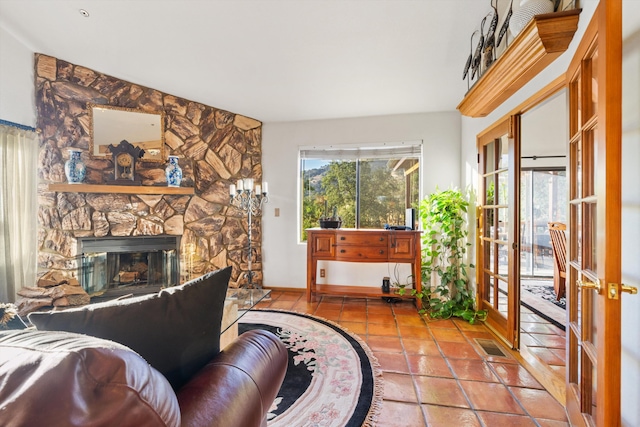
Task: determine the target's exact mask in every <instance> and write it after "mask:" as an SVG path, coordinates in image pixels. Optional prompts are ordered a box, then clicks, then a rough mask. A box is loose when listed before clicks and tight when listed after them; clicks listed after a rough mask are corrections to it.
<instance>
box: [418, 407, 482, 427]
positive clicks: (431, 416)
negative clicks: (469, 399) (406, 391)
mask: <svg viewBox="0 0 640 427" xmlns="http://www.w3.org/2000/svg"><path fill="white" fill-rule="evenodd" d="M422 410H423V411H424V416H425V418H426V419H427V425H428V426H429V427H451V426H460V427H476V426H477V427H481V425H480V421H478V417H477V416H476V414H475V412H473V411H472V410H471V409H462V408H449V407H446V406H435V405H422Z"/></svg>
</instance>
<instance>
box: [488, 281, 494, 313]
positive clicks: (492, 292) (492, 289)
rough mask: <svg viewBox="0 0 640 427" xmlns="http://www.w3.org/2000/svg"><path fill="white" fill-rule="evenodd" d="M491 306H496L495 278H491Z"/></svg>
mask: <svg viewBox="0 0 640 427" xmlns="http://www.w3.org/2000/svg"><path fill="white" fill-rule="evenodd" d="M488 283H489V304H491V307H494V306H495V287H494V284H493V283H494V282H493V277H490V278H489V282H488Z"/></svg>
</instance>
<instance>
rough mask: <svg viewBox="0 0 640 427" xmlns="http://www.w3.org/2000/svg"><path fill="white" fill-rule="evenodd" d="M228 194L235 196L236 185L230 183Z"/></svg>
mask: <svg viewBox="0 0 640 427" xmlns="http://www.w3.org/2000/svg"><path fill="white" fill-rule="evenodd" d="M229 194H230V195H231V196H235V195H236V185H235V184H231V185H230V186H229Z"/></svg>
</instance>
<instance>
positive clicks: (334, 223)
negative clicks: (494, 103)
mask: <svg viewBox="0 0 640 427" xmlns="http://www.w3.org/2000/svg"><path fill="white" fill-rule="evenodd" d="M341 226H342V220H340V219H338V220H333V219H321V220H320V228H340V227H341Z"/></svg>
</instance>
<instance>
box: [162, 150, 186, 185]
mask: <svg viewBox="0 0 640 427" xmlns="http://www.w3.org/2000/svg"><path fill="white" fill-rule="evenodd" d="M164 172H165V175H166V177H167V185H168V186H169V187H180V183H181V182H182V169H181V168H180V165H179V164H178V156H169V166H167V168H166V169H165V170H164Z"/></svg>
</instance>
